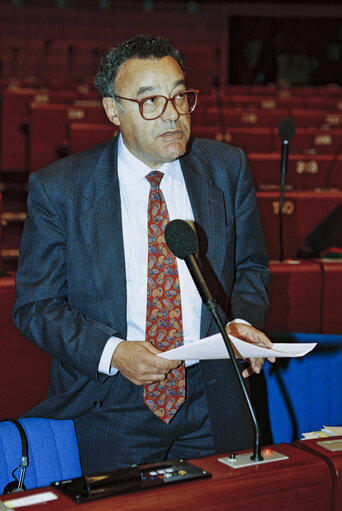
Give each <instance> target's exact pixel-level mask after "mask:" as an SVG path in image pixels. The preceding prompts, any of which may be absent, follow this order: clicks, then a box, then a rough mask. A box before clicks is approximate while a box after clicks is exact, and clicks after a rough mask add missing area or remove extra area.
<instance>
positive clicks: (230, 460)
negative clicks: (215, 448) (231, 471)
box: [218, 447, 289, 468]
mask: <svg viewBox="0 0 342 511" xmlns="http://www.w3.org/2000/svg"><path fill="white" fill-rule="evenodd" d="M252 454H253V453H251V452H247V453H245V454H231V455H230V456H227V457H224V458H218V461H220V462H221V463H224V464H225V465H229V466H230V467H231V468H243V467H251V466H253V465H263V464H264V463H271V462H272V461H280V460H288V459H289V457H288V456H285V454H281V453H280V452H277V451H274V450H273V449H270V448H267V447H266V448H265V449H263V450H262V451H261V454H262V456H263V459H262V460H261V461H256V460H252Z"/></svg>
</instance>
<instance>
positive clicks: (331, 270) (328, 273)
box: [317, 259, 342, 335]
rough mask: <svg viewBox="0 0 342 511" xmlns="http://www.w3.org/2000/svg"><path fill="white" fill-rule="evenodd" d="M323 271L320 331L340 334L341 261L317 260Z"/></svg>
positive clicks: (341, 319)
mask: <svg viewBox="0 0 342 511" xmlns="http://www.w3.org/2000/svg"><path fill="white" fill-rule="evenodd" d="M317 262H318V264H319V265H320V266H321V269H322V272H323V288H322V333H323V334H339V335H341V334H342V261H338V260H328V259H323V260H322V259H320V260H317Z"/></svg>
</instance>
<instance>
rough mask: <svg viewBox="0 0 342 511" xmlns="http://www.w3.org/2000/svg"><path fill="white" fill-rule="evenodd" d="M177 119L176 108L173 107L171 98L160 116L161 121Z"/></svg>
mask: <svg viewBox="0 0 342 511" xmlns="http://www.w3.org/2000/svg"><path fill="white" fill-rule="evenodd" d="M178 117H179V113H178V111H177V110H176V108H175V107H174V106H173V103H172V101H171V98H169V100H168V102H167V105H166V108H165V110H164V112H163V114H162V116H161V118H162V120H163V121H167V120H171V121H176V120H177V119H178Z"/></svg>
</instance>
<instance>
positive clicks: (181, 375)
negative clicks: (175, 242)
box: [144, 170, 185, 423]
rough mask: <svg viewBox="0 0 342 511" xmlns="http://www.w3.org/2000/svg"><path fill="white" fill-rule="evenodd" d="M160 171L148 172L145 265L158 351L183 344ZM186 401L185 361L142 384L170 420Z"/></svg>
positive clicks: (149, 319)
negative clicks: (167, 241)
mask: <svg viewBox="0 0 342 511" xmlns="http://www.w3.org/2000/svg"><path fill="white" fill-rule="evenodd" d="M163 175H164V174H163V173H162V172H159V171H158V170H154V171H152V172H150V173H149V174H148V175H147V176H146V179H147V180H148V181H149V183H150V185H151V189H150V195H149V201H148V266H147V309H146V337H145V338H146V341H149V342H151V343H152V344H153V345H154V346H155V347H156V348H158V349H159V350H161V351H167V350H170V349H172V348H176V347H177V346H182V345H183V323H182V308H181V296H180V287H179V277H178V269H177V260H176V258H175V257H174V255H173V254H172V253H171V252H170V250H169V248H168V246H167V245H166V242H165V238H164V229H165V226H166V225H167V223H168V222H169V214H168V211H167V207H166V203H165V199H164V195H163V192H162V191H161V190H160V188H159V185H160V181H161V180H162V177H163ZM184 401H185V368H184V363H183V364H182V365H181V366H180V367H179V368H177V369H173V370H172V371H170V372H169V373H168V375H167V378H166V379H165V380H163V381H161V382H157V383H152V384H150V385H145V386H144V402H145V404H146V405H147V406H148V407H149V408H150V409H151V410H152V411H153V413H155V414H156V415H157V417H159V418H160V419H161V420H163V421H164V422H166V423H169V422H170V421H171V419H172V418H173V417H174V415H175V413H176V412H177V411H178V409H179V408H180V407H181V405H182V404H183V403H184Z"/></svg>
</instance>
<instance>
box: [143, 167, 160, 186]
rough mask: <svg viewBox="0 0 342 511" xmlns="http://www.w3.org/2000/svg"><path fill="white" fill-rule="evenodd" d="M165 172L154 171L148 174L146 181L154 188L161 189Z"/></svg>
mask: <svg viewBox="0 0 342 511" xmlns="http://www.w3.org/2000/svg"><path fill="white" fill-rule="evenodd" d="M163 176H164V174H163V172H160V171H159V170H152V171H151V172H150V173H149V174H147V176H145V177H146V179H147V181H148V182H149V183H150V185H151V187H152V188H156V187H159V185H160V181H161V180H162V179H163Z"/></svg>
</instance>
